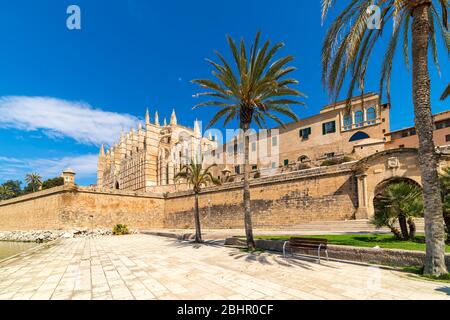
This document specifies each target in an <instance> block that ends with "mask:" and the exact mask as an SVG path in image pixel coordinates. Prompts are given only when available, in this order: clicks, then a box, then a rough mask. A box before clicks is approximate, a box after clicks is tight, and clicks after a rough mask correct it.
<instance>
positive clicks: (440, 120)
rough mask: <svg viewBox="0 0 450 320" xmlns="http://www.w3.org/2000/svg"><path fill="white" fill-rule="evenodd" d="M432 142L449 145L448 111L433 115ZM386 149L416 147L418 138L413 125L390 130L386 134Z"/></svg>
mask: <svg viewBox="0 0 450 320" xmlns="http://www.w3.org/2000/svg"><path fill="white" fill-rule="evenodd" d="M434 129H435V130H434V144H435V145H436V146H437V147H442V146H446V145H450V111H444V112H441V113H438V114H436V115H434ZM386 136H387V137H388V141H389V142H388V143H386V148H387V149H398V148H418V147H419V138H418V136H417V132H416V129H415V127H410V128H405V129H401V130H397V131H392V132H389V133H387V134H386Z"/></svg>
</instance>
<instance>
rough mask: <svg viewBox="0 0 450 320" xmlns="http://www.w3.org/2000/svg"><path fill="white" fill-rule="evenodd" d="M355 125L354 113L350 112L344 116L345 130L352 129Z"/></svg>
mask: <svg viewBox="0 0 450 320" xmlns="http://www.w3.org/2000/svg"><path fill="white" fill-rule="evenodd" d="M352 126H353V119H352V115H351V114H348V115H346V116H344V130H351V129H352Z"/></svg>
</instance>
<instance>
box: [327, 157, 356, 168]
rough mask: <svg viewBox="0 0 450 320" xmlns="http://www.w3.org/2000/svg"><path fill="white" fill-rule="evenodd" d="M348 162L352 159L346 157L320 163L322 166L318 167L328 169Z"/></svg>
mask: <svg viewBox="0 0 450 320" xmlns="http://www.w3.org/2000/svg"><path fill="white" fill-rule="evenodd" d="M350 161H353V159H352V158H350V157H348V156H345V157H343V158H331V159H327V160H325V161H324V162H322V164H321V165H320V166H321V167H330V166H335V165H338V164H343V163H347V162H350Z"/></svg>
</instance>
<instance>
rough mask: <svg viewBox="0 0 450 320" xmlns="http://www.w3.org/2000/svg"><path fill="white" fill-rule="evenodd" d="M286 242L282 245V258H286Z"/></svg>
mask: <svg viewBox="0 0 450 320" xmlns="http://www.w3.org/2000/svg"><path fill="white" fill-rule="evenodd" d="M287 243H288V242H287V241H286V242H285V243H284V244H283V257H284V258H286V245H287Z"/></svg>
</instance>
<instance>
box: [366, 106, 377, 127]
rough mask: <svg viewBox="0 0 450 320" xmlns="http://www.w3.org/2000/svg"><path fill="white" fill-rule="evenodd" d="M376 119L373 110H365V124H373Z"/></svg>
mask: <svg viewBox="0 0 450 320" xmlns="http://www.w3.org/2000/svg"><path fill="white" fill-rule="evenodd" d="M376 119H377V114H376V113H375V108H369V109H368V110H367V124H375V120H376Z"/></svg>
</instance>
